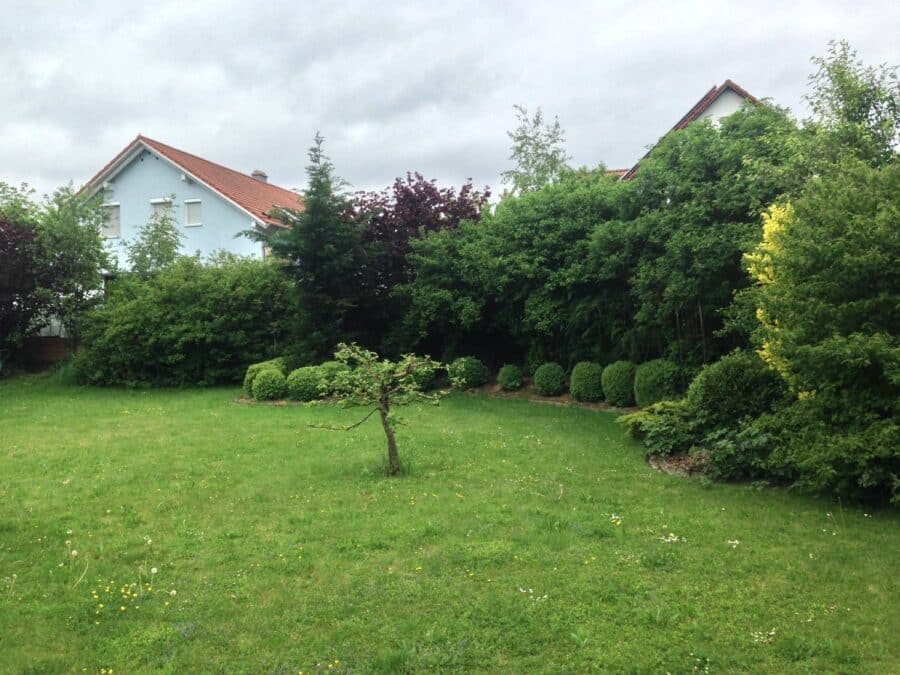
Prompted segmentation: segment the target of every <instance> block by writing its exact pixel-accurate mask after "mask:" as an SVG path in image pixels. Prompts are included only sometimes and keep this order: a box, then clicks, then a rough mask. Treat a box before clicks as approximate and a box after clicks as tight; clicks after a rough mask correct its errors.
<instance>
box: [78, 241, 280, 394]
mask: <svg viewBox="0 0 900 675" xmlns="http://www.w3.org/2000/svg"><path fill="white" fill-rule="evenodd" d="M289 295H290V286H289V283H288V281H287V280H286V278H285V276H284V275H283V274H282V271H281V270H280V269H279V267H278V265H277V264H273V263H269V262H264V261H261V260H249V259H237V258H234V257H222V258H220V259H219V260H218V262H217V263H216V264H204V263H202V262H200V261H199V260H197V259H195V258H181V259H179V260H178V261H177V262H175V263H174V264H172V265H171V266H170V267H168V268H166V269H163V270H161V271H159V272H157V273H156V274H154V275H153V276H151V277H148V278H139V277H136V276H133V275H130V274H127V273H125V274H122V275H121V276H120V277H119V278H117V279H113V280H111V281H110V282H109V285H108V292H107V296H106V298H105V299H104V300H103V303H102V304H101V305H100V306H99V307H98V308H97V309H95V310H93V311H91V312H89V313H88V314H87V315H86V316H85V318H84V324H83V326H82V329H81V335H80V347H79V350H78V354H77V355H76V356H75V358H74V359H73V361H72V364H73V368H74V369H75V371H76V372H77V373H78V376H79V379H80V380H81V381H82V382H87V383H89V384H101V385H118V384H125V385H142V384H151V385H159V386H182V385H189V386H196V385H213V384H232V383H239V382H241V380H242V378H243V377H244V375H245V371H246V367H247V364H248V363H256V362H259V361H263V360H264V359H267V358H271V357H272V356H274V355H275V354H273V353H272V349H273V345H275V344H282V343H283V342H284V338H285V333H286V331H285V322H286V320H287V317H288V315H289V314H290V307H289V300H288V298H289ZM251 381H252V377H251Z"/></svg>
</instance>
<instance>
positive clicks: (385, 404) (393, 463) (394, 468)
mask: <svg viewBox="0 0 900 675" xmlns="http://www.w3.org/2000/svg"><path fill="white" fill-rule="evenodd" d="M390 410H391V408H390V403H389V401H388V397H387V395H386V394H382V395H381V398H380V400H379V401H378V413H379V415H380V416H381V426H382V427H384V435H385V436H386V437H387V449H388V466H387V474H388V476H396V475H397V474H398V473H400V455H399V454H398V453H397V438H396V437H395V436H394V428H393V427H392V426H391V423H390V421H388V413H389V412H390Z"/></svg>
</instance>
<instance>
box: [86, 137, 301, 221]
mask: <svg viewBox="0 0 900 675" xmlns="http://www.w3.org/2000/svg"><path fill="white" fill-rule="evenodd" d="M142 149H147V150H150V151H151V152H154V153H156V154H158V155H160V156H161V157H163V158H164V159H166V160H168V161H169V162H170V163H172V164H174V165H175V166H176V167H178V168H179V169H181V170H182V171H183V172H184V173H186V174H187V175H188V176H189V177H191V178H192V179H194V180H196V181H197V182H199V183H201V184H203V185H205V186H206V187H208V188H209V189H211V190H212V191H213V192H216V193H218V194H219V195H221V196H222V197H224V198H225V199H226V201H228V202H230V203H232V204H233V205H235V206H237V207H238V208H239V209H241V210H242V211H244V212H245V213H247V214H248V215H249V216H251V217H252V218H253V219H254V220H256V221H257V222H260V223H265V224H267V225H275V226H283V223H281V222H280V221H278V220H276V219H274V218H272V217H271V216H270V215H269V214H270V213H271V212H272V211H273V210H274V209H275V208H289V209H302V208H303V200H302V198H301V197H300V196H299V195H298V194H297V193H295V192H293V191H291V190H287V189H285V188H282V187H279V186H277V185H272V184H271V183H265V182H263V181H261V180H257V179H256V178H253V177H252V176H248V175H247V174H243V173H240V172H239V171H235V170H233V169H229V168H228V167H225V166H222V165H221V164H216V163H215V162H210V161H209V160H206V159H203V158H202V157H198V156H197V155H192V154H191V153H189V152H185V151H183V150H179V149H178V148H173V147H172V146H170V145H166V144H165V143H161V142H160V141H156V140H154V139H152V138H148V137H146V136H142V135H138V136H137V138H135V139H134V140H133V141H132V142H131V143H129V144H128V145H127V146H125V148H123V149H122V151H121V152H119V154H117V155H116V156H115V157H113V159H112V160H110V162H109V163H108V164H107V165H106V166H104V167H103V168H102V169H101V170H100V171H99V172H97V174H96V175H95V176H94V177H93V178H91V179H90V180H89V181H88V183H87V185H86V188H88V189H90V190H97V189H99V187H100V185H101V184H102V182H103V181H104V180H108V179H109V178H110V177H111V176H114V175H115V174H116V173H118V171H120V170H121V169H122V168H124V167H125V166H127V165H128V164H129V163H130V161H131V159H133V157H134V156H136V155H137V154H139V153H140V151H141V150H142Z"/></svg>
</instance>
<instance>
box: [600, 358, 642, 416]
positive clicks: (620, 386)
mask: <svg viewBox="0 0 900 675" xmlns="http://www.w3.org/2000/svg"><path fill="white" fill-rule="evenodd" d="M636 369H637V366H635V365H634V364H633V363H632V362H631V361H616V362H615V363H611V364H609V365H608V366H606V368H604V369H603V376H602V378H601V379H602V382H603V395H604V397H605V398H606V402H607V403H609V404H610V405H614V406H618V407H620V408H626V407H628V406H632V405H634V371H635V370H636Z"/></svg>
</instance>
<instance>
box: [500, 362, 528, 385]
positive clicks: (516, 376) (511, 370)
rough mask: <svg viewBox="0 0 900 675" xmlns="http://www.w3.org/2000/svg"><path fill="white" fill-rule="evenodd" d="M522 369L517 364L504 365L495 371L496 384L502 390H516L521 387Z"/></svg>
mask: <svg viewBox="0 0 900 675" xmlns="http://www.w3.org/2000/svg"><path fill="white" fill-rule="evenodd" d="M522 378H523V374H522V369H521V368H519V366H513V365H509V364H507V365H505V366H503V367H502V368H501V369H500V372H498V373H497V384H499V385H500V388H501V389H502V390H503V391H517V390H519V389H521V388H522Z"/></svg>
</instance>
